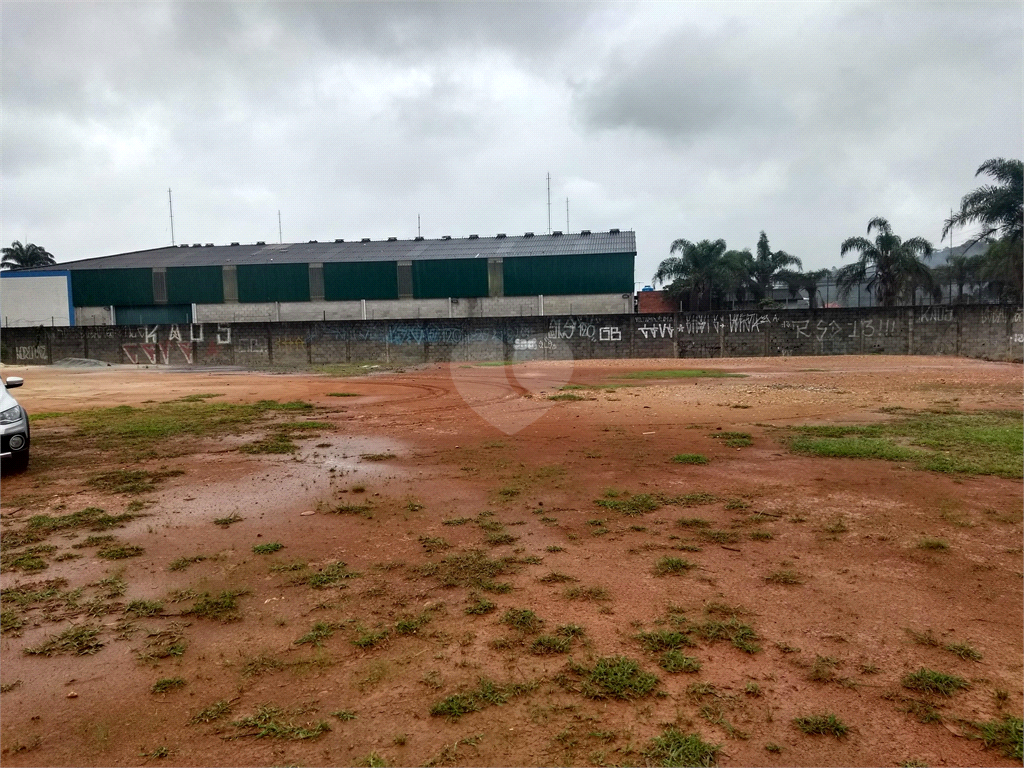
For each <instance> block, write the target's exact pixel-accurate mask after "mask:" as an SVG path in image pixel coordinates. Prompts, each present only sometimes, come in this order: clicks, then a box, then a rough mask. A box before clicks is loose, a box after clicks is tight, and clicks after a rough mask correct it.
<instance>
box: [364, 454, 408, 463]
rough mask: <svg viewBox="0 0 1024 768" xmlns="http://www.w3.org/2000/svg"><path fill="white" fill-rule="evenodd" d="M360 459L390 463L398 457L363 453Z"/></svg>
mask: <svg viewBox="0 0 1024 768" xmlns="http://www.w3.org/2000/svg"><path fill="white" fill-rule="evenodd" d="M359 458H360V459H362V460H363V461H390V460H391V459H396V458H398V457H397V456H395V454H393V453H361V454H359Z"/></svg>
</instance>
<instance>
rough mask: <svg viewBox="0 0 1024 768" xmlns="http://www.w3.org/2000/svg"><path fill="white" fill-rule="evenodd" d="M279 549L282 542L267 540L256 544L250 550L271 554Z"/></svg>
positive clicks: (258, 553)
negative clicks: (264, 542)
mask: <svg viewBox="0 0 1024 768" xmlns="http://www.w3.org/2000/svg"><path fill="white" fill-rule="evenodd" d="M281 549H284V544H282V543H281V542H279V541H268V542H267V543H266V544H257V545H256V546H254V547H253V548H252V551H253V553H254V554H257V555H272V554H274V553H275V552H277V551H278V550H281Z"/></svg>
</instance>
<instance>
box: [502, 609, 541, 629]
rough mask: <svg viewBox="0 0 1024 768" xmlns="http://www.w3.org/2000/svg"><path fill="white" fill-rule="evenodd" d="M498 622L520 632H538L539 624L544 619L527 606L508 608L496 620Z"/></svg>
mask: <svg viewBox="0 0 1024 768" xmlns="http://www.w3.org/2000/svg"><path fill="white" fill-rule="evenodd" d="M498 622H499V623H500V624H507V625H508V626H510V627H512V628H513V629H518V630H519V631H520V632H528V633H533V632H539V631H540V625H541V624H543V623H544V620H543V619H541V618H538V616H537V614H536V613H534V612H533V611H531V610H529V609H527V608H509V609H508V610H507V611H505V613H504V614H503V615H502V617H501V618H500V619H499V620H498Z"/></svg>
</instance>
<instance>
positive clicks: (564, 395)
mask: <svg viewBox="0 0 1024 768" xmlns="http://www.w3.org/2000/svg"><path fill="white" fill-rule="evenodd" d="M586 399H587V398H585V397H580V396H579V395H574V394H573V393H572V392H563V393H562V394H560V395H548V400H568V401H574V400H586Z"/></svg>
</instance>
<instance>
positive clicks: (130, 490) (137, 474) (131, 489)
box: [88, 469, 185, 496]
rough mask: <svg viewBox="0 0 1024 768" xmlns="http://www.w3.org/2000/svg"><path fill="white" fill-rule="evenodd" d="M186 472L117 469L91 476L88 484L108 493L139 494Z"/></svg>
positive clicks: (176, 470) (178, 470) (175, 470)
mask: <svg viewBox="0 0 1024 768" xmlns="http://www.w3.org/2000/svg"><path fill="white" fill-rule="evenodd" d="M183 474H185V471H184V470H182V469H167V470H161V471H159V472H148V471H146V470H144V469H115V470H113V471H112V472H100V473H99V474H96V475H93V476H92V477H90V478H89V480H88V484H89V485H91V486H92V487H93V488H96V489H98V490H100V491H104V492H106V493H121V494H124V495H126V496H137V495H138V494H140V493H149V492H151V491H155V490H156V486H157V483H159V482H160V481H162V480H164V479H166V478H168V477H177V476H178V475H183Z"/></svg>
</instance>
